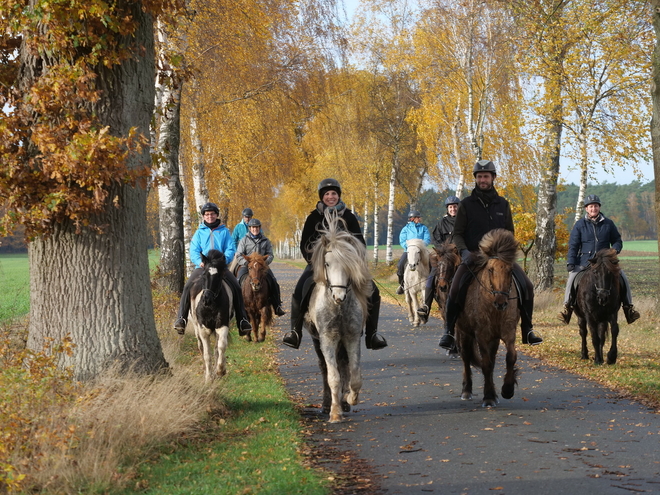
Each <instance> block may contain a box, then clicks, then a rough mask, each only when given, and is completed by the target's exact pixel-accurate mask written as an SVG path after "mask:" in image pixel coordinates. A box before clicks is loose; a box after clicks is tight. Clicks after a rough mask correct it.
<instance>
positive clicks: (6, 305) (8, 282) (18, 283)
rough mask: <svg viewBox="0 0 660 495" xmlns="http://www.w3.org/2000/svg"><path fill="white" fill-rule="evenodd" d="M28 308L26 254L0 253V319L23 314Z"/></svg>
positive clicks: (28, 283)
mask: <svg viewBox="0 0 660 495" xmlns="http://www.w3.org/2000/svg"><path fill="white" fill-rule="evenodd" d="M29 310H30V270H29V268H28V255H27V254H4V255H0V321H4V320H8V319H11V318H17V317H20V316H23V315H25V314H27V312H28V311H29Z"/></svg>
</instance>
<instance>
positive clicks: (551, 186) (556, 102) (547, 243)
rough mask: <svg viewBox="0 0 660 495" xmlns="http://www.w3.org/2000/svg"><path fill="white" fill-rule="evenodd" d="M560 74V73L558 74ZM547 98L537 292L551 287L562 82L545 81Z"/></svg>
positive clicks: (536, 252) (536, 257)
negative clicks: (548, 108)
mask: <svg viewBox="0 0 660 495" xmlns="http://www.w3.org/2000/svg"><path fill="white" fill-rule="evenodd" d="M557 74H559V71H557ZM545 89H546V95H547V98H548V101H549V102H550V103H551V105H552V106H551V111H550V112H549V114H548V116H547V129H546V137H545V143H544V150H543V157H544V158H543V163H542V169H543V174H542V176H541V182H540V184H539V196H538V203H537V209H536V238H535V240H534V246H535V249H534V262H535V269H536V284H535V287H536V289H538V290H548V289H551V288H552V284H553V280H554V275H555V267H554V262H555V252H556V250H557V237H556V235H555V216H556V214H557V181H558V180H559V155H560V152H561V133H562V129H563V127H562V111H563V106H562V101H561V82H560V81H559V80H551V79H546V84H545Z"/></svg>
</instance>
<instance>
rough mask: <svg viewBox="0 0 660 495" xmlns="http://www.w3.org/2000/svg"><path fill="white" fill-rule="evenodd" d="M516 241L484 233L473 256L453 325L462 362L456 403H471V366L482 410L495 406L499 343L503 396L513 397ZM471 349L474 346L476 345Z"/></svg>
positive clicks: (502, 232) (503, 232) (504, 232)
mask: <svg viewBox="0 0 660 495" xmlns="http://www.w3.org/2000/svg"><path fill="white" fill-rule="evenodd" d="M517 255H518V242H517V241H516V239H515V238H514V237H513V234H512V233H511V232H510V231H508V230H505V229H495V230H491V231H490V232H488V233H487V234H486V235H484V237H483V238H482V239H481V241H480V242H479V252H477V253H472V257H473V261H474V264H472V265H471V267H470V269H471V270H472V272H473V273H474V275H475V279H474V280H472V282H471V284H470V286H469V288H468V290H467V296H466V299H465V306H464V309H463V311H462V312H461V314H460V316H459V317H458V320H457V321H456V335H457V341H458V348H459V350H460V353H461V358H462V359H463V391H462V393H461V399H463V400H470V399H472V370H471V366H472V365H475V366H479V365H480V366H481V371H482V373H483V375H484V397H483V401H482V404H481V405H482V406H483V407H494V406H496V405H497V402H498V401H497V393H496V392H495V384H494V382H493V370H494V368H495V359H496V356H497V350H498V348H499V345H500V340H501V341H502V342H504V345H505V346H506V374H505V375H504V384H503V385H502V397H504V398H505V399H510V398H511V397H513V393H514V388H515V385H516V383H517V378H516V375H517V369H516V360H517V358H518V355H517V353H516V346H515V341H516V327H517V326H518V320H519V319H520V313H519V311H518V301H517V299H518V292H517V290H516V284H515V283H514V281H513V265H514V263H515V261H516V259H517ZM475 344H476V346H475Z"/></svg>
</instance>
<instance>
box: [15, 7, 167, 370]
mask: <svg viewBox="0 0 660 495" xmlns="http://www.w3.org/2000/svg"><path fill="white" fill-rule="evenodd" d="M132 8H133V13H134V16H135V18H136V19H139V24H140V27H139V28H138V30H137V32H136V33H135V36H134V37H133V38H132V42H133V43H135V44H136V45H137V46H139V47H141V49H140V50H138V51H137V53H138V54H139V55H137V56H136V57H135V58H134V59H132V60H128V61H125V62H124V63H122V64H121V65H120V66H117V67H115V68H112V69H108V68H102V69H99V71H98V75H99V77H98V80H97V82H98V84H99V87H100V89H102V90H103V96H102V98H101V100H100V101H99V102H97V103H96V104H95V108H94V109H95V111H96V113H97V115H98V116H99V118H100V120H101V123H102V124H104V125H108V126H109V128H110V131H111V132H112V133H113V134H116V135H126V134H127V133H128V130H129V129H130V128H131V127H137V128H138V131H139V132H141V133H142V134H143V135H145V136H147V135H148V132H149V121H150V118H151V115H152V111H153V104H154V52H153V48H154V47H153V20H152V19H151V17H150V16H148V15H145V14H144V13H143V12H142V10H141V5H140V4H139V3H138V2H136V3H134V4H133V7H132ZM25 60H29V57H26V58H25ZM34 63H39V61H38V60H36V61H34ZM26 69H27V72H26V73H29V68H26ZM149 164H150V155H149V153H148V150H145V152H143V153H141V154H139V155H133V156H132V157H131V158H130V161H129V163H128V165H129V166H130V167H143V166H148V165H149ZM110 192H111V194H110V198H111V202H112V204H109V205H108V206H107V209H106V210H105V212H104V213H103V214H101V215H99V216H98V217H96V218H94V219H93V221H95V223H96V224H97V225H101V226H103V228H104V233H97V232H95V231H94V230H92V229H89V228H86V227H85V228H83V229H82V232H81V233H76V232H75V228H74V227H73V226H72V225H71V224H70V223H69V222H67V223H63V224H60V225H56V226H55V228H54V231H53V234H52V235H51V236H49V237H43V238H38V239H36V240H34V241H33V242H31V243H30V246H29V259H30V324H29V337H28V347H29V348H31V349H35V350H40V349H41V348H42V346H43V345H44V344H45V343H47V342H48V341H49V339H54V340H55V341H56V342H57V341H60V340H61V339H62V338H63V337H65V336H66V335H70V336H71V338H72V340H73V342H74V343H75V344H76V348H75V349H74V352H73V354H72V355H71V356H68V355H63V356H62V361H61V364H62V365H63V366H72V367H73V370H74V374H75V376H76V377H77V378H78V379H90V378H93V377H95V376H96V375H98V374H99V373H100V372H102V371H103V370H104V369H105V368H106V367H107V366H109V365H111V364H115V363H116V364H119V365H120V366H122V367H124V368H127V367H134V368H135V369H136V370H138V371H146V372H152V371H155V370H159V369H161V368H163V367H166V366H167V362H166V361H165V358H164V356H163V352H162V348H161V345H160V341H159V339H158V335H157V333H156V327H155V323H154V315H153V304H152V299H151V286H150V280H149V263H148V257H147V233H146V230H147V229H146V191H145V190H144V189H142V188H140V187H132V186H128V185H117V186H115V187H114V188H113V190H112V191H110Z"/></svg>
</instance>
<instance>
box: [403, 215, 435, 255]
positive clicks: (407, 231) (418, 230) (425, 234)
mask: <svg viewBox="0 0 660 495" xmlns="http://www.w3.org/2000/svg"><path fill="white" fill-rule="evenodd" d="M408 239H423V240H424V243H425V244H426V245H429V244H431V234H429V229H428V228H426V225H424V224H421V223H415V222H408V223H407V224H406V225H405V227H403V228H402V229H401V233H400V234H399V244H400V245H401V247H402V248H403V250H404V251H406V252H408V242H407V241H408Z"/></svg>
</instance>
